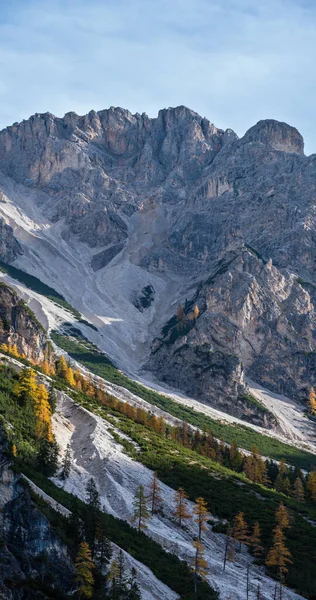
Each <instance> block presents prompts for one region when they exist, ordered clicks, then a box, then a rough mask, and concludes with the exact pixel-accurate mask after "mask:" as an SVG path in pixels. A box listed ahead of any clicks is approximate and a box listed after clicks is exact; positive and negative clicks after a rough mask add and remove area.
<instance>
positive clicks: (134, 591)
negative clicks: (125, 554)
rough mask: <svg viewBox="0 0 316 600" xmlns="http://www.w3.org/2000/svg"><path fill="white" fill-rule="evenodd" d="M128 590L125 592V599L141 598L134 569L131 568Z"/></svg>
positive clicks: (140, 599) (139, 599) (138, 599)
mask: <svg viewBox="0 0 316 600" xmlns="http://www.w3.org/2000/svg"><path fill="white" fill-rule="evenodd" d="M129 586H130V587H129V590H128V592H127V594H126V600H142V595H141V593H140V589H139V585H138V583H137V581H136V572H135V569H132V576H131V578H130V580H129Z"/></svg>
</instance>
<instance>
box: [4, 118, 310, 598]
mask: <svg viewBox="0 0 316 600" xmlns="http://www.w3.org/2000/svg"><path fill="white" fill-rule="evenodd" d="M315 176H316V165H315V160H314V157H313V156H311V157H306V156H305V155H304V143H303V139H302V137H301V135H300V134H299V132H298V131H297V130H296V129H294V128H293V127H290V126H289V125H286V124H285V123H279V122H277V121H273V120H268V121H261V122H259V123H258V124H257V125H255V126H254V127H253V128H251V129H250V130H249V131H248V132H247V133H246V134H245V136H244V137H243V138H241V139H238V137H237V136H236V135H235V134H234V132H233V131H232V130H226V131H223V130H220V129H218V128H216V126H214V125H213V124H212V123H210V122H209V121H208V120H207V119H205V118H201V117H200V116H199V115H198V114H196V113H194V112H193V111H191V110H189V109H187V108H185V107H178V108H175V109H173V108H172V109H171V108H170V109H165V110H162V111H160V112H159V114H158V116H157V118H154V119H150V118H148V117H147V115H145V114H143V115H139V114H136V115H132V114H131V113H129V112H128V111H127V110H123V109H118V108H110V109H108V110H104V111H99V112H94V111H91V112H90V113H89V114H88V115H85V116H83V117H80V116H78V115H76V114H75V113H68V114H67V115H65V117H64V118H57V117H54V116H53V115H51V114H49V113H46V114H44V115H38V114H37V115H34V116H33V117H31V118H30V119H29V120H27V121H23V122H22V123H20V124H14V125H13V126H12V127H8V128H6V129H5V130H3V131H2V132H0V259H1V262H0V271H1V272H0V274H1V278H2V280H3V281H4V283H3V284H1V285H0V344H1V348H0V350H1V356H2V358H1V361H2V366H1V369H0V414H1V418H2V434H1V435H2V440H1V447H2V448H3V452H4V455H3V456H4V457H5V458H4V460H3V461H1V465H3V472H2V484H1V485H2V487H1V498H2V500H1V502H2V509H3V510H2V512H1V520H0V528H1V532H2V538H3V546H2V547H1V552H2V562H3V564H5V565H9V567H10V568H8V569H7V568H6V569H5V570H3V569H2V571H1V568H2V567H1V566H0V582H1V585H2V589H1V588H0V592H2V593H3V595H4V596H3V597H8V598H12V600H20V599H21V598H29V597H31V595H32V596H34V595H36V594H37V595H38V597H44V598H54V597H55V598H62V597H63V596H65V597H68V596H69V594H71V595H73V596H74V597H78V598H81V599H82V598H85V597H87V598H89V597H92V598H95V600H97V599H98V598H107V597H109V598H110V597H111V598H115V597H120V598H124V599H125V598H126V599H128V598H130V599H132V598H139V597H144V598H145V599H147V598H153V599H154V600H155V599H157V600H158V598H159V600H167V599H168V600H169V599H173V598H174V599H176V598H182V600H190V599H191V598H192V600H193V598H194V599H197V598H198V599H199V600H203V599H204V598H214V600H215V599H216V598H218V597H219V598H222V600H228V599H229V598H230V597H231V598H234V599H235V598H236V600H241V599H243V598H245V597H247V596H248V597H249V598H251V597H252V596H253V597H256V598H267V599H268V598H271V599H272V598H274V597H275V598H278V599H279V597H287V598H288V600H298V599H299V598H301V597H306V598H309V599H310V600H311V599H312V598H313V597H314V596H313V595H314V594H315V588H316V582H315V576H314V569H313V565H314V563H315V560H316V556H315V547H316V540H315V531H316V529H315V527H314V522H315V520H316V512H315V502H316V478H315V472H314V467H315V441H316V433H315V414H316V399H315V386H316V332H315V301H316V295H315V290H316V280H315V274H316V272H315V228H316V222H315V214H316V213H315V201H314V180H315ZM7 283H8V284H9V285H11V286H12V289H11V288H10V287H8V285H7ZM22 299H23V300H22ZM30 308H32V309H33V311H34V312H35V313H36V315H37V318H36V317H35V315H34V312H32V311H31V310H30ZM40 322H41V323H42V324H43V325H44V326H45V327H44V328H43V327H42V325H41V324H40ZM46 328H47V331H45V330H46ZM63 351H65V352H67V353H68V356H67V354H66V355H63V354H62V352H63ZM71 361H77V362H76V363H75V362H71ZM135 379H136V381H135ZM168 386H172V388H171V391H172V392H173V393H174V394H176V395H177V397H176V399H174V398H173V397H170V395H168V393H169V392H170V388H169V387H168ZM153 388H156V389H157V388H158V389H159V390H160V392H158V391H156V389H153ZM161 392H162V393H161ZM181 393H182V394H181ZM183 393H184V394H186V395H187V396H188V398H187V397H185V396H184V395H183ZM197 401H200V403H199V404H198V403H197ZM214 408H215V409H216V410H217V411H221V412H216V411H214ZM227 414H229V415H230V416H231V419H230V421H229V422H227V417H226V416H225V415H227ZM238 419H241V420H243V421H244V422H245V424H242V423H240V422H239V421H238ZM236 420H237V421H238V424H237V425H236V424H235V422H236ZM247 421H248V423H246V422H247ZM246 425H247V426H246ZM269 430H270V431H269ZM264 432H266V433H267V435H263V434H264ZM271 432H272V435H270V433H271ZM5 440H7V441H5ZM6 444H7V445H6ZM21 474H22V475H23V476H27V477H28V479H29V482H28V483H25V479H23V476H22V475H21ZM35 485H37V487H35ZM28 486H31V488H30V489H29V488H28ZM44 492H45V493H46V494H47V495H46V496H45V494H44ZM56 503H57V504H56ZM58 503H59V504H58ZM2 515H3V517H2ZM32 515H33V517H32ZM35 523H36V524H37V525H35ZM13 531H14V532H15V534H14V536H13V534H12V532H13ZM298 539H299V540H300V543H298ZM12 540H13V541H12ZM23 540H24V542H23ZM63 557H65V560H64V563H63V566H62V567H60V566H59V565H61V562H62V561H63ZM0 562H1V561H0ZM58 570H59V571H58ZM56 571H58V575H57V574H56ZM1 578H2V579H1ZM282 594H283V596H282Z"/></svg>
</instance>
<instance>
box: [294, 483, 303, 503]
mask: <svg viewBox="0 0 316 600" xmlns="http://www.w3.org/2000/svg"><path fill="white" fill-rule="evenodd" d="M292 494H293V498H295V500H297V502H304V500H305V492H304V486H303V483H302V480H301V478H300V477H296V479H295V481H294V483H293V491H292Z"/></svg>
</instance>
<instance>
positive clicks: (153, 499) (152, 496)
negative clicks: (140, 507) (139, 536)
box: [148, 472, 162, 515]
mask: <svg viewBox="0 0 316 600" xmlns="http://www.w3.org/2000/svg"><path fill="white" fill-rule="evenodd" d="M160 494H161V489H160V484H159V480H158V477H157V473H156V472H155V473H153V477H152V480H151V483H150V486H149V497H148V500H149V502H150V510H151V514H152V515H154V514H156V513H158V512H159V510H160V508H161V506H162V497H161V495H160Z"/></svg>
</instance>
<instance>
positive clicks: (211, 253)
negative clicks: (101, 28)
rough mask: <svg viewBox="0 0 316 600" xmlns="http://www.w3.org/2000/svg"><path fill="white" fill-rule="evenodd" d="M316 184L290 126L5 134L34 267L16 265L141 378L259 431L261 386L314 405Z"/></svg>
mask: <svg viewBox="0 0 316 600" xmlns="http://www.w3.org/2000/svg"><path fill="white" fill-rule="evenodd" d="M315 182H316V156H315V155H312V156H309V157H307V156H305V155H304V142H303V138H302V136H301V135H300V134H299V132H298V131H297V130H296V129H295V128H294V127H291V126H289V125H287V124H286V123H280V122H278V121H274V120H265V121H260V122H259V123H257V124H256V125H254V127H252V128H251V129H250V130H249V131H248V132H247V133H246V134H245V135H244V137H242V138H241V139H238V137H237V136H236V134H234V132H233V131H232V130H230V129H228V130H226V131H225V132H224V131H223V130H220V129H218V128H216V127H215V126H214V125H213V124H212V123H211V122H210V121H208V120H207V119H205V118H202V117H200V116H199V115H198V114H196V113H195V112H193V111H192V110H189V109H188V108H186V107H183V106H180V107H177V108H168V109H164V110H162V111H160V112H159V114H158V116H157V117H156V118H154V119H150V118H149V117H148V116H147V115H146V114H142V115H140V114H138V113H137V114H135V115H132V114H131V113H130V112H129V111H127V110H124V109H121V108H113V107H111V108H109V109H107V110H103V111H99V112H95V111H91V112H90V113H89V114H88V115H85V116H78V115H76V114H75V113H68V114H67V115H65V116H64V117H63V118H57V117H54V116H53V115H51V114H49V113H46V114H43V115H39V114H36V115H34V116H33V117H31V118H30V119H29V120H27V121H23V122H22V123H20V124H14V125H13V126H12V127H8V128H6V129H5V130H3V131H2V132H0V189H1V190H2V194H3V195H4V196H5V198H6V202H4V203H0V215H1V217H2V218H3V219H4V223H5V225H7V226H9V227H11V228H12V229H13V235H14V237H15V238H16V240H17V243H18V244H19V247H21V250H22V251H23V254H18V252H17V250H15V252H16V255H14V252H13V254H11V256H9V255H8V256H7V259H6V260H13V259H15V264H17V265H18V266H19V267H21V268H22V269H24V270H26V271H28V272H31V273H33V274H36V275H37V276H38V277H40V278H41V279H42V280H43V281H44V282H45V283H48V284H49V285H51V284H53V285H54V287H56V289H57V291H59V292H60V293H62V294H63V295H64V296H65V297H66V298H67V299H68V300H69V301H70V302H71V303H72V304H73V305H74V306H75V307H76V308H78V310H80V311H81V312H82V313H83V314H84V315H86V316H87V317H88V318H89V319H90V320H92V322H93V323H94V324H95V325H96V326H97V327H98V329H99V334H98V336H95V337H94V339H93V341H95V342H96V343H97V344H98V345H99V346H100V348H102V349H103V350H105V351H106V352H108V354H110V356H111V357H112V358H113V359H114V360H115V361H116V362H117V364H118V365H119V366H120V367H121V368H123V369H124V370H126V371H127V372H128V373H130V374H137V373H138V374H140V375H142V374H144V373H145V372H146V370H147V371H148V370H150V371H151V372H152V373H153V374H154V375H155V377H156V378H157V381H159V380H160V381H163V382H165V383H166V384H169V385H171V386H174V387H179V388H180V389H181V390H183V391H184V392H185V393H188V394H190V395H191V396H193V397H195V398H197V399H200V400H202V401H203V402H205V403H209V404H212V405H213V406H217V407H220V408H222V409H224V410H226V411H228V412H230V413H233V412H234V414H236V415H238V417H240V416H242V415H243V414H244V415H245V416H247V418H251V419H254V420H255V422H256V419H261V421H264V419H268V416H267V413H266V412H265V411H264V410H263V411H262V412H260V407H259V409H258V407H255V406H254V405H253V406H252V407H251V406H250V405H249V398H248V400H247V399H246V397H247V394H248V388H247V384H246V383H245V377H251V379H252V380H254V381H256V382H258V384H261V385H263V386H265V387H267V388H268V389H270V390H272V391H274V392H276V393H281V394H286V395H288V396H290V397H291V398H296V397H298V398H299V399H300V400H301V401H303V402H306V397H307V393H308V390H309V388H310V387H311V386H312V385H315V384H316V375H315V373H316V337H315V336H316V326H315V301H316V260H315V254H316V252H315V248H316V233H315V232H316V208H315V193H316V189H315V188H316V184H315ZM145 289H148V290H149V289H150V290H151V289H153V290H154V293H150V302H148V303H146V298H145V304H148V305H147V306H146V307H144V306H143V305H142V300H141V299H142V298H143V299H144V290H145ZM179 304H181V305H182V306H183V307H184V309H185V313H186V316H185V321H186V323H185V327H182V328H179V327H178V323H177V322H176V320H175V314H176V311H177V307H178V305H179ZM195 305H197V306H198V309H199V315H198V316H197V318H194V319H192V318H191V316H190V313H192V310H193V309H194V306H195ZM90 333H91V332H90ZM91 335H92V334H91ZM258 411H259V412H258ZM267 424H268V425H270V426H271V422H270V423H267Z"/></svg>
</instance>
